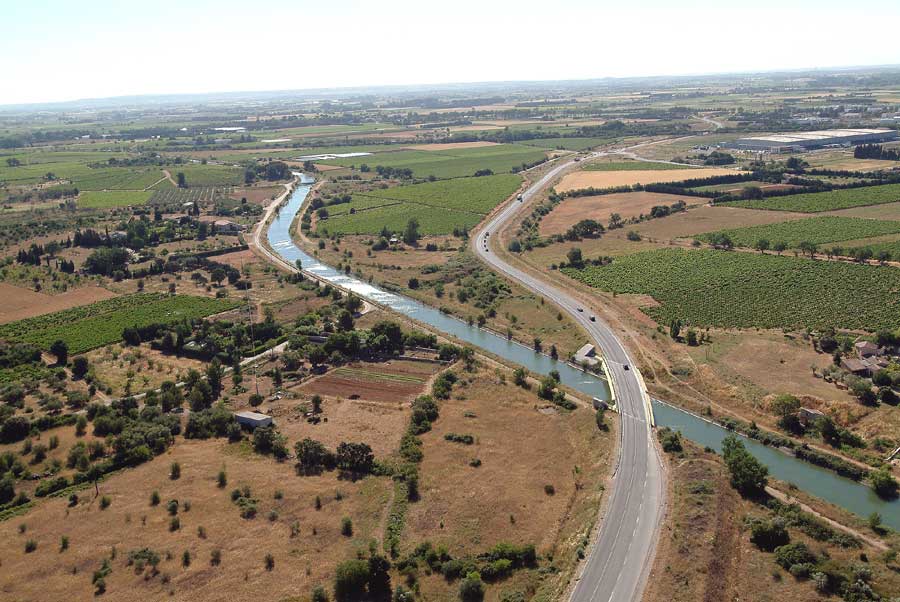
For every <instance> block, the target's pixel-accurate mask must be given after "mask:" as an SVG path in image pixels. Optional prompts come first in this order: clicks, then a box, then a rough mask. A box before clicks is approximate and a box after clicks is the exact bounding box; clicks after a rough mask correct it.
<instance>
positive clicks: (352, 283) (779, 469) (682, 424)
mask: <svg viewBox="0 0 900 602" xmlns="http://www.w3.org/2000/svg"><path fill="white" fill-rule="evenodd" d="M311 186H312V180H311V179H309V178H305V177H303V179H302V180H301V183H300V184H299V185H298V186H297V187H296V188H295V190H294V191H293V192H292V193H291V194H290V195H289V197H288V199H287V202H286V203H285V204H284V205H283V206H282V207H280V209H279V210H278V211H277V212H276V214H275V215H274V216H273V218H272V220H271V222H270V223H269V224H268V227H267V229H266V231H265V237H266V239H267V241H268V244H269V246H270V247H271V249H272V250H273V251H274V252H276V253H278V255H279V256H280V257H281V258H282V259H283V260H284V261H285V262H287V263H288V264H290V265H295V263H296V260H298V259H299V260H300V261H301V263H302V265H303V271H304V272H308V273H310V274H312V275H314V276H315V277H317V278H318V279H320V280H322V281H325V282H329V283H332V284H334V285H336V286H339V287H341V288H343V289H346V290H350V291H352V292H353V293H354V294H356V295H359V296H360V297H362V298H364V299H366V300H368V301H372V302H374V303H376V304H378V305H380V306H383V307H387V308H389V309H391V310H393V311H396V312H398V313H400V314H402V315H405V316H407V317H409V318H412V319H414V320H417V321H419V322H422V323H426V324H429V325H431V326H432V327H434V328H435V329H437V330H440V331H442V332H444V333H447V334H449V335H452V336H453V337H455V338H457V339H459V340H461V341H464V342H466V343H469V344H471V345H473V346H476V347H480V348H482V349H484V350H486V351H488V352H490V353H492V354H494V355H496V356H499V357H502V358H504V359H506V360H508V361H510V362H513V363H516V364H519V365H522V366H524V367H525V368H527V369H528V370H530V371H532V372H535V373H538V374H548V373H549V372H550V371H551V370H556V371H558V372H559V374H560V379H561V381H562V383H563V384H565V385H567V386H569V387H571V388H573V389H575V390H577V391H580V392H582V393H584V394H585V395H588V396H590V397H596V398H599V399H604V400H608V399H610V390H609V387H608V385H607V383H606V382H605V381H604V380H603V379H602V378H600V377H598V376H595V375H592V374H590V373H588V372H583V371H581V370H578V369H575V368H573V367H572V366H570V365H569V364H567V363H566V362H564V361H557V360H553V359H551V358H550V357H548V356H546V355H543V354H541V353H537V352H535V351H533V350H532V349H530V348H528V347H525V346H523V345H521V344H519V343H517V342H514V341H510V340H507V339H506V338H505V337H503V336H500V335H498V334H494V333H492V332H490V331H487V330H484V329H481V328H478V327H477V326H474V325H469V324H467V323H466V322H464V321H462V320H459V319H458V318H455V317H453V316H450V315H447V314H444V313H442V312H440V311H439V310H437V309H435V308H432V307H429V306H427V305H425V304H423V303H421V302H418V301H415V300H412V299H409V298H407V297H404V296H402V295H399V294H397V293H393V292H390V291H386V290H384V289H382V288H380V287H378V286H374V285H372V284H369V283H367V282H364V281H362V280H359V279H357V278H354V277H353V276H350V275H347V274H345V273H343V272H341V271H339V270H336V269H334V268H333V267H331V266H328V265H326V264H324V263H322V262H321V261H319V260H318V259H317V258H315V257H313V256H311V255H309V254H307V253H305V252H304V251H302V250H301V249H300V248H299V247H298V246H297V245H296V244H295V243H294V240H293V237H292V233H291V224H292V223H293V221H294V218H295V216H296V214H297V212H298V211H299V210H300V208H301V207H302V205H303V202H304V200H305V198H306V196H307V194H308V193H309V190H310V188H311ZM653 410H654V412H653V414H654V418H655V422H656V425H657V426H668V427H670V428H672V429H673V430H679V431H681V432H682V434H683V435H684V436H685V437H686V438H688V439H690V440H692V441H694V442H696V443H697V444H699V445H702V446H709V447H711V448H713V449H715V450H716V451H720V450H721V442H722V440H723V439H724V438H725V437H726V436H727V435H729V434H731V431H729V430H727V429H725V428H723V427H721V426H719V425H717V424H714V423H712V422H709V421H706V420H704V419H703V418H701V417H698V416H694V415H693V414H689V413H687V412H685V411H683V410H680V409H678V408H675V407H674V406H670V405H668V404H664V403H662V402H658V401H654V402H653ZM738 436H739V437H740V438H741V440H742V441H744V444H745V445H746V446H747V449H748V450H749V451H750V452H751V453H752V454H753V455H754V456H755V457H757V458H758V459H759V460H760V461H761V462H763V463H764V464H766V465H767V466H768V467H769V471H770V473H771V474H772V476H773V477H775V478H777V479H780V480H783V481H787V482H790V483H793V484H795V485H796V486H797V487H799V488H800V489H803V490H804V491H807V492H808V493H810V494H812V495H815V496H816V497H819V498H821V499H823V500H825V501H827V502H830V503H832V504H835V505H837V506H840V507H842V508H845V509H847V510H849V511H850V512H853V513H854V514H856V515H858V516H861V517H866V516H869V515H870V514H872V513H873V512H877V513H879V514H880V515H881V516H882V520H883V522H884V524H885V525H887V526H890V527H891V528H893V529H898V530H900V501H896V500H895V501H887V500H883V499H881V498H879V497H878V496H877V495H876V494H875V492H874V491H873V490H872V489H871V488H869V487H867V486H865V485H863V484H861V483H857V482H855V481H852V480H850V479H846V478H843V477H841V476H839V475H837V474H835V473H833V472H831V471H829V470H827V469H824V468H820V467H818V466H815V465H813V464H809V463H807V462H804V461H802V460H799V459H797V458H794V457H793V456H790V455H787V454H784V453H782V452H780V451H778V450H775V449H771V448H767V447H765V446H764V445H762V444H760V443H758V442H756V441H754V440H752V439H750V438H747V437H744V436H743V435H738Z"/></svg>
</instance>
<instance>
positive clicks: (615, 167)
mask: <svg viewBox="0 0 900 602" xmlns="http://www.w3.org/2000/svg"><path fill="white" fill-rule="evenodd" d="M584 169H586V170H588V171H650V170H653V171H660V170H666V169H693V168H692V167H691V166H690V165H675V164H674V163H654V162H652V161H611V162H609V163H587V164H586V165H585V166H584Z"/></svg>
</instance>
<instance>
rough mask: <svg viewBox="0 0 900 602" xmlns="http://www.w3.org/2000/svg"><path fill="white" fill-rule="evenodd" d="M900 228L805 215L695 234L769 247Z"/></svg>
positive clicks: (878, 222) (888, 223) (887, 223)
mask: <svg viewBox="0 0 900 602" xmlns="http://www.w3.org/2000/svg"><path fill="white" fill-rule="evenodd" d="M897 232H900V222H895V221H887V220H876V219H863V218H861V217H835V216H831V215H828V216H822V217H812V218H807V219H799V220H792V221H787V222H779V223H775V224H764V225H760V226H750V227H747V228H733V229H729V230H719V231H718V232H709V233H706V234H702V235H700V236H698V237H697V238H699V239H700V240H704V241H710V240H711V239H712V237H714V236H716V235H720V234H725V235H727V236H728V237H729V238H731V241H732V242H733V243H734V245H735V246H736V247H753V246H754V245H755V244H756V242H757V241H759V240H761V239H765V240H767V241H769V244H770V247H773V246H775V245H776V244H777V243H784V244H785V245H787V247H788V248H792V249H793V248H797V247H798V246H799V245H800V243H801V242H808V243H813V244H817V245H821V244H823V243H828V242H839V241H843V240H857V239H861V238H869V237H871V236H881V235H884V234H895V233H897Z"/></svg>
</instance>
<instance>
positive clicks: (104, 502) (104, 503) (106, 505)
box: [100, 495, 112, 510]
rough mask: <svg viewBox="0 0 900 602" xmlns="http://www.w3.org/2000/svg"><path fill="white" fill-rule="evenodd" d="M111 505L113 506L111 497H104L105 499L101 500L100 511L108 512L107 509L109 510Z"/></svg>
mask: <svg viewBox="0 0 900 602" xmlns="http://www.w3.org/2000/svg"><path fill="white" fill-rule="evenodd" d="M110 504H112V500H111V499H109V496H106V495H104V496H103V497H101V498H100V509H101V510H106V509H107V508H109V505H110Z"/></svg>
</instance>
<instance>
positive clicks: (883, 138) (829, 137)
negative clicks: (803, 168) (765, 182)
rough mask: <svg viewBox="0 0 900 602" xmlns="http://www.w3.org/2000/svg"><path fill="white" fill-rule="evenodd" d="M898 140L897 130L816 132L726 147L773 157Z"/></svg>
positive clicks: (744, 141)
mask: <svg viewBox="0 0 900 602" xmlns="http://www.w3.org/2000/svg"><path fill="white" fill-rule="evenodd" d="M892 140H897V130H892V129H886V128H884V129H881V128H879V129H869V128H864V129H843V130H817V131H814V132H790V133H787V134H768V135H765V136H750V137H747V138H738V139H737V140H735V141H733V142H730V143H728V144H727V145H726V146H728V147H730V148H735V149H740V150H755V151H768V152H774V153H783V152H792V151H804V150H809V149H813V148H825V147H830V146H835V147H837V146H855V145H857V144H876V143H879V142H890V141H892Z"/></svg>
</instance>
